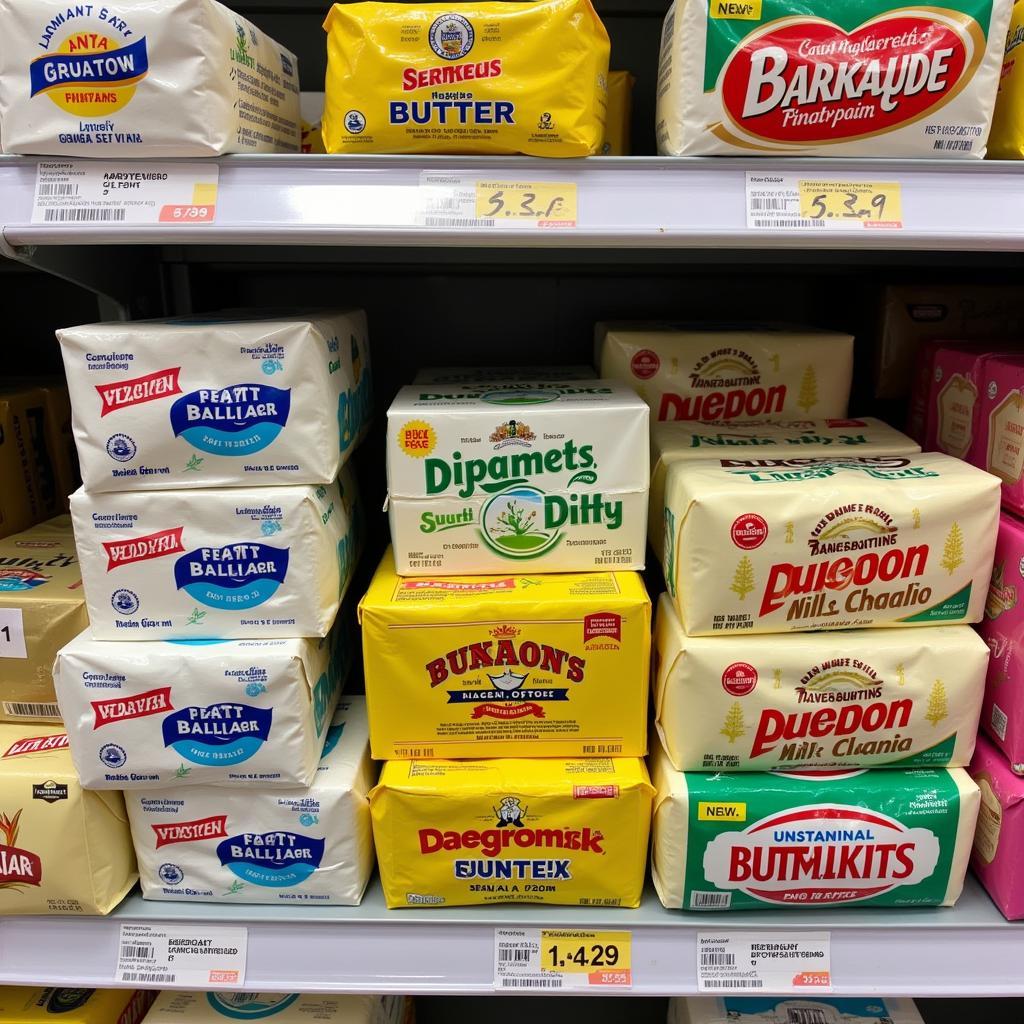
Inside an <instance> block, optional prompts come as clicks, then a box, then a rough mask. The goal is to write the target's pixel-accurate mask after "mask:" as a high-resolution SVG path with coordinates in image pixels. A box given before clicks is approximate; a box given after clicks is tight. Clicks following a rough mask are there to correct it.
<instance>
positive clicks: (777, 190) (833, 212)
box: [746, 173, 903, 231]
mask: <svg viewBox="0 0 1024 1024" xmlns="http://www.w3.org/2000/svg"><path fill="white" fill-rule="evenodd" d="M902 192H903V189H902V186H901V184H900V182H898V181H864V180H860V179H845V178H844V179H831V178H804V177H801V176H800V175H797V174H771V173H764V174H761V173H757V174H754V173H748V174H747V178H746V200H747V227H748V228H761V229H769V230H778V229H781V230H786V229H797V230H801V231H803V230H805V229H811V230H822V231H865V230H869V231H899V230H900V229H902V228H903V195H902Z"/></svg>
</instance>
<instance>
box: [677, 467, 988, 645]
mask: <svg viewBox="0 0 1024 1024" xmlns="http://www.w3.org/2000/svg"><path fill="white" fill-rule="evenodd" d="M999 493H1000V483H999V480H998V478H997V477H994V476H991V475H990V474H989V473H985V472H984V471H982V470H980V469H975V468H974V467H973V466H968V465H967V463H965V462H961V461H959V459H954V458H952V457H950V456H949V455H941V454H938V453H935V452H932V453H925V454H921V455H891V456H857V455H849V456H846V455H843V456H839V455H834V456H830V457H824V458H763V459H753V458H743V459H717V460H708V461H704V462H677V463H675V464H674V465H673V466H671V467H670V468H669V472H668V481H667V484H666V491H665V548H664V554H663V566H664V570H665V579H666V581H667V583H668V588H669V593H670V594H671V595H672V596H673V599H674V600H675V603H676V607H677V609H678V611H679V615H680V618H681V620H682V623H683V628H684V629H685V630H686V632H687V633H688V634H689V635H690V636H712V635H725V634H729V633H785V632H790V631H793V630H796V631H804V630H811V629H855V628H860V627H864V626H928V625H937V624H940V623H957V622H967V623H970V622H979V621H980V620H981V617H982V614H983V612H984V609H985V598H986V596H987V593H988V581H989V577H990V576H991V573H992V557H993V554H994V551H995V540H996V532H997V529H998V519H999Z"/></svg>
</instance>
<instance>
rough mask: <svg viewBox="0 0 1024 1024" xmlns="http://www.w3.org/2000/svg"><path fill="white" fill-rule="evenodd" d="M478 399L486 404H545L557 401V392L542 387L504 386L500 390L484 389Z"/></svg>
mask: <svg viewBox="0 0 1024 1024" xmlns="http://www.w3.org/2000/svg"><path fill="white" fill-rule="evenodd" d="M480 401H481V402H486V403H487V404H488V405H546V404H547V403H548V402H557V401H558V392H557V391H545V390H544V389H543V388H504V389H503V390H500V391H485V392H484V393H483V394H482V395H481V396H480Z"/></svg>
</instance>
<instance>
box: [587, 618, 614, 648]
mask: <svg viewBox="0 0 1024 1024" xmlns="http://www.w3.org/2000/svg"><path fill="white" fill-rule="evenodd" d="M599 636H606V637H608V638H609V639H610V640H615V641H616V642H617V643H621V641H622V616H621V615H616V614H615V612H594V614H593V615H585V616H584V617H583V642H584V643H586V642H587V641H588V640H593V639H595V638H596V637H599Z"/></svg>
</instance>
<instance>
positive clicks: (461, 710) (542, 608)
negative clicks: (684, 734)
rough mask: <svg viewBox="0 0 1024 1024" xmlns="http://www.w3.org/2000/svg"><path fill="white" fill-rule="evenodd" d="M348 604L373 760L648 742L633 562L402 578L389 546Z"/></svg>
mask: <svg viewBox="0 0 1024 1024" xmlns="http://www.w3.org/2000/svg"><path fill="white" fill-rule="evenodd" d="M359 615H360V621H361V622H362V627H363V665H364V674H365V679H366V698H367V702H368V704H369V709H370V748H371V750H372V752H373V756H374V757H375V758H377V759H378V760H388V759H391V758H401V759H408V758H416V759H419V758H429V757H446V758H460V757H477V758H479V757H581V756H588V755H609V754H615V755H625V756H630V757H642V756H643V755H644V754H646V753H647V693H648V689H647V684H648V673H649V666H650V647H651V642H650V633H651V602H650V599H649V598H648V596H647V592H646V590H645V589H644V585H643V581H642V580H641V579H640V576H639V575H638V574H637V573H632V572H603V573H602V572H593V573H575V574H574V573H543V574H539V575H535V576H528V577H527V576H519V575H504V576H457V577H445V578H443V579H430V578H429V577H416V578H412V579H410V578H408V577H401V576H398V575H397V574H396V573H395V565H394V560H393V558H392V555H391V552H390V551H389V552H388V553H387V554H386V555H385V556H384V560H383V562H381V564H380V567H379V568H378V570H377V573H376V575H375V576H374V578H373V582H372V583H371V584H370V589H369V591H368V592H367V594H366V596H365V597H364V598H363V600H362V603H361V604H360V606H359ZM978 642H979V643H980V641H978ZM982 647H983V648H984V644H982ZM979 700H980V691H979Z"/></svg>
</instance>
